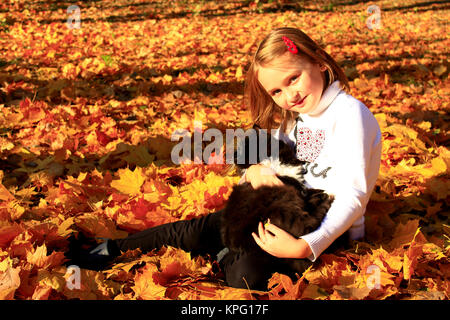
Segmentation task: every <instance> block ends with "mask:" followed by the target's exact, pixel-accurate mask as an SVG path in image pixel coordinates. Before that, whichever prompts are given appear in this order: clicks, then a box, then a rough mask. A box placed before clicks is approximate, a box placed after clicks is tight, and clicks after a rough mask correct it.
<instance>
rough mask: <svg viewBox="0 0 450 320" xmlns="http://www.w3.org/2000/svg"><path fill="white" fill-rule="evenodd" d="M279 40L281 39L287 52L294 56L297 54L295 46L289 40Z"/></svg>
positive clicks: (284, 38) (285, 38)
mask: <svg viewBox="0 0 450 320" xmlns="http://www.w3.org/2000/svg"><path fill="white" fill-rule="evenodd" d="M281 39H283V41H284V43H285V44H286V47H287V48H288V50H289V51H290V52H291V53H293V54H296V53H298V49H297V46H296V45H295V44H294V42H292V40H291V39H289V38H288V37H284V36H283V37H281Z"/></svg>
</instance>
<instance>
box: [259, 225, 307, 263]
mask: <svg viewBox="0 0 450 320" xmlns="http://www.w3.org/2000/svg"><path fill="white" fill-rule="evenodd" d="M252 236H253V238H254V239H255V241H256V243H257V244H258V245H259V246H260V247H261V249H263V250H264V251H266V252H267V253H269V254H271V255H273V256H275V257H277V258H296V259H303V258H307V257H309V256H310V255H311V254H312V251H311V248H310V247H309V245H308V243H307V242H306V241H305V240H303V239H299V238H295V237H293V236H292V235H290V234H289V233H287V232H286V231H284V230H283V229H280V228H278V227H277V226H276V225H274V224H271V223H270V222H268V223H267V224H266V225H265V226H263V224H262V222H260V223H259V225H258V235H256V234H255V233H254V232H253V233H252Z"/></svg>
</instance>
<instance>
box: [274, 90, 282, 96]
mask: <svg viewBox="0 0 450 320" xmlns="http://www.w3.org/2000/svg"><path fill="white" fill-rule="evenodd" d="M280 92H281V90H275V91H273V92H272V95H273V96H276V95H277V94H279V93H280Z"/></svg>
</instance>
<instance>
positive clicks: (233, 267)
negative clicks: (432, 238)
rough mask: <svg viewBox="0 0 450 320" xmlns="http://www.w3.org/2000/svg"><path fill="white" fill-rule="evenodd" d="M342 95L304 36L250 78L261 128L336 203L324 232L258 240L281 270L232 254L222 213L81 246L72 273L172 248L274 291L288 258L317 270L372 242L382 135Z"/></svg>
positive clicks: (278, 37)
mask: <svg viewBox="0 0 450 320" xmlns="http://www.w3.org/2000/svg"><path fill="white" fill-rule="evenodd" d="M341 86H343V87H344V88H346V89H348V81H347V78H346V76H345V74H344V73H343V71H342V70H341V69H340V68H339V66H338V65H337V63H336V62H335V61H334V60H333V58H331V57H330V56H329V55H328V54H327V53H326V52H325V51H323V50H322V49H321V48H320V47H319V46H318V45H317V44H316V43H315V42H314V41H313V40H311V39H310V38H309V37H308V36H307V35H306V34H304V33H303V32H302V31H300V30H298V29H294V28H279V29H275V30H273V31H272V32H270V33H269V34H268V35H267V36H266V37H265V38H264V39H263V41H262V42H261V43H260V45H259V47H258V50H257V52H256V54H255V56H254V59H253V62H252V64H251V66H250V68H249V70H248V73H247V81H246V88H245V90H246V95H247V97H248V99H249V107H250V110H251V114H252V118H253V120H254V123H255V124H258V125H259V126H260V127H262V128H265V129H267V130H270V129H272V128H275V127H277V126H278V125H279V127H278V129H277V130H276V134H275V136H276V137H278V138H279V139H281V140H283V141H285V142H287V143H288V144H289V145H291V146H292V148H293V149H294V150H295V151H296V154H297V157H298V158H299V159H301V160H304V161H307V162H308V166H307V173H306V175H305V181H306V183H307V184H308V186H310V187H312V188H317V189H323V190H326V191H327V192H328V193H330V194H333V195H334V196H335V200H334V202H333V204H332V206H331V208H330V210H329V211H328V213H327V215H326V217H325V219H324V220H323V222H322V224H321V226H320V227H319V228H318V229H317V230H316V231H314V232H312V233H310V234H307V235H304V236H302V237H301V238H294V237H293V236H292V235H290V234H289V233H287V232H286V231H284V230H282V229H280V228H278V227H276V226H275V225H272V224H270V223H269V224H266V225H265V226H263V225H262V224H260V225H259V226H258V233H257V234H255V233H254V234H253V238H254V239H255V241H256V243H257V244H258V245H259V246H260V247H261V248H262V249H263V250H264V251H266V252H267V253H269V254H270V255H271V256H273V260H272V261H273V263H269V264H268V263H264V262H263V260H261V257H260V255H258V254H256V253H239V254H236V253H231V252H228V253H227V250H226V249H225V250H224V245H223V244H222V241H221V238H220V231H219V230H220V215H221V213H222V212H221V211H218V212H215V213H212V214H209V215H207V216H203V217H200V218H197V219H192V220H187V221H178V222H175V223H169V224H164V225H160V226H157V227H155V228H150V229H147V230H144V231H141V232H138V233H136V234H133V235H131V236H129V237H127V238H125V239H117V240H111V239H107V241H105V242H104V243H102V244H100V245H98V246H97V247H95V248H94V249H91V250H89V251H83V250H81V249H79V248H78V247H77V246H76V245H72V247H71V249H70V252H69V254H68V257H69V258H72V262H71V263H72V264H77V265H79V266H80V267H85V268H92V269H102V268H104V267H105V266H106V265H107V263H108V262H110V261H111V260H112V259H113V258H114V257H116V256H117V255H119V254H120V251H126V250H128V249H136V248H140V249H141V250H142V251H143V252H147V251H150V250H153V249H158V248H161V247H162V246H164V245H170V246H174V247H178V248H181V249H184V250H186V251H190V252H191V253H192V254H193V255H206V254H210V255H211V256H217V258H218V260H219V264H220V266H221V268H222V270H223V272H224V274H225V280H226V282H227V284H228V285H229V286H232V287H239V288H247V287H250V288H251V289H260V290H266V289H267V281H268V279H270V277H271V275H272V274H273V273H274V272H289V270H286V265H285V264H283V263H282V261H283V259H279V258H307V259H310V260H311V261H315V260H316V259H317V258H318V257H319V256H320V254H321V253H322V252H324V250H325V249H327V248H328V247H329V246H330V245H331V244H332V243H333V242H334V241H335V240H336V239H337V238H339V237H340V236H341V235H343V234H345V235H347V234H348V236H349V237H350V239H353V240H356V239H360V238H362V237H363V236H364V212H365V208H366V205H367V202H368V200H369V197H370V194H371V192H372V190H373V187H374V185H375V181H376V179H377V176H378V170H379V164H380V156H381V132H380V129H379V126H378V124H377V122H376V120H375V118H374V116H373V115H372V113H371V112H370V111H369V110H368V109H367V107H366V106H365V105H364V104H363V103H361V102H360V101H358V100H357V99H355V98H354V97H352V96H351V95H349V94H347V93H346V92H345V91H343V89H342V88H341ZM276 119H280V120H281V123H279V124H277V123H276V122H275V121H276ZM244 181H246V182H249V183H251V184H252V186H253V187H254V188H258V187H259V186H261V185H277V184H281V183H282V182H281V181H280V180H279V179H278V178H277V177H276V175H275V172H274V171H273V170H272V169H271V168H268V167H264V166H263V165H261V164H256V165H252V166H251V167H250V168H248V169H247V171H246V173H245V175H244V176H243V177H242V179H241V182H240V183H242V182H244ZM264 261H265V260H264Z"/></svg>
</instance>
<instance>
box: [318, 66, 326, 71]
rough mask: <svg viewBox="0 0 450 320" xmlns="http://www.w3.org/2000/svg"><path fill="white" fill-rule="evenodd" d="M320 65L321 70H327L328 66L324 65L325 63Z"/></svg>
mask: <svg viewBox="0 0 450 320" xmlns="http://www.w3.org/2000/svg"><path fill="white" fill-rule="evenodd" d="M319 67H320V71H321V72H324V71H326V70H327V67H326V66H325V65H323V64H321V65H319Z"/></svg>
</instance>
